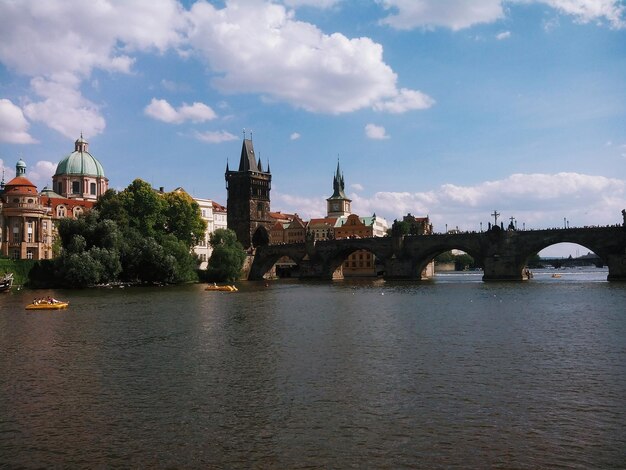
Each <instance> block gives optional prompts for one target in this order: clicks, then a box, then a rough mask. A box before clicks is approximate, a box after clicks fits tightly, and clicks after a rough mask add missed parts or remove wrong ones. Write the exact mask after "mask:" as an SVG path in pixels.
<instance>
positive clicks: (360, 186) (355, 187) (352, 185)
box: [350, 183, 365, 191]
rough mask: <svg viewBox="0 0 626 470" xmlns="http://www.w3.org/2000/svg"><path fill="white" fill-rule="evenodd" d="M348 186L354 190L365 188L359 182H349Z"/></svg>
mask: <svg viewBox="0 0 626 470" xmlns="http://www.w3.org/2000/svg"><path fill="white" fill-rule="evenodd" d="M350 188H351V189H353V190H355V191H363V189H365V188H363V185H362V184H359V183H354V184H351V185H350Z"/></svg>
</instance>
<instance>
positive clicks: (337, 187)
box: [331, 160, 347, 199]
mask: <svg viewBox="0 0 626 470" xmlns="http://www.w3.org/2000/svg"><path fill="white" fill-rule="evenodd" d="M344 190H345V184H344V182H343V174H342V173H341V169H340V168H339V160H337V172H336V173H335V177H334V178H333V195H332V196H331V198H333V199H338V198H341V199H347V197H346V194H345V193H344Z"/></svg>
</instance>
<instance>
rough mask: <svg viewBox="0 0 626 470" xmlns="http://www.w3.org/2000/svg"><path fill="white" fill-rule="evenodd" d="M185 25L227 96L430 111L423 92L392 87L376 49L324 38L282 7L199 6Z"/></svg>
mask: <svg viewBox="0 0 626 470" xmlns="http://www.w3.org/2000/svg"><path fill="white" fill-rule="evenodd" d="M188 20H189V22H190V23H191V28H190V30H189V41H190V44H191V45H192V46H193V47H194V48H195V50H196V51H197V53H198V54H200V55H202V56H203V57H204V58H205V60H206V61H207V62H208V63H209V64H210V66H211V68H212V69H213V71H214V72H216V73H217V74H218V76H217V77H216V78H214V79H213V82H212V83H213V84H214V85H215V86H216V87H217V88H218V89H219V90H221V91H222V92H224V93H259V94H261V95H263V96H264V98H265V100H266V101H268V102H271V101H276V102H284V103H289V104H291V105H292V106H295V107H297V108H302V109H305V110H307V111H311V112H317V113H329V114H340V113H348V112H352V111H356V110H359V109H364V108H371V107H374V106H378V109H380V110H383V111H392V112H403V111H407V110H410V109H423V108H424V107H428V105H427V102H428V98H427V97H426V95H424V94H423V93H421V92H418V91H413V90H404V89H403V90H398V89H397V86H396V81H397V76H396V74H395V73H394V72H393V70H392V69H391V67H389V66H388V65H387V64H386V63H385V62H384V61H383V48H382V46H381V45H380V44H378V43H375V42H374V41H372V40H371V39H369V38H367V37H361V38H355V39H349V38H347V37H346V36H344V35H343V34H340V33H333V34H325V33H323V32H322V31H321V30H320V29H318V28H317V27H316V26H315V25H312V24H310V23H305V22H302V21H297V20H296V19H295V18H294V12H293V11H288V10H286V9H285V7H284V6H282V5H278V4H272V3H265V2H247V3H245V5H244V4H241V3H240V2H235V1H231V2H227V3H226V7H225V8H223V9H217V8H215V7H214V6H212V5H210V4H208V3H205V2H198V3H195V4H194V5H193V6H192V8H191V11H190V13H189V15H188ZM387 102H389V104H385V103H387Z"/></svg>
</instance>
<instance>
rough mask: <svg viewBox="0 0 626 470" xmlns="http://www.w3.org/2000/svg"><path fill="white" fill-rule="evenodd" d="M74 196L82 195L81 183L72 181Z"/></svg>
mask: <svg viewBox="0 0 626 470" xmlns="http://www.w3.org/2000/svg"><path fill="white" fill-rule="evenodd" d="M72 194H80V181H72Z"/></svg>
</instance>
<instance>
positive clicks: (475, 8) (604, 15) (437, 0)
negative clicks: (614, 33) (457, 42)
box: [381, 0, 626, 31]
mask: <svg viewBox="0 0 626 470" xmlns="http://www.w3.org/2000/svg"><path fill="white" fill-rule="evenodd" d="M381 3H382V5H383V7H384V8H386V9H388V10H390V11H391V12H392V13H391V14H390V15H388V16H387V17H386V18H384V19H383V20H382V23H383V24H387V25H389V26H391V27H393V28H396V29H401V30H409V29H414V28H434V27H443V28H449V29H451V30H453V31H458V30H461V29H464V28H469V27H472V26H474V25H476V24H480V23H493V22H495V21H498V20H501V19H503V18H504V17H505V14H506V5H507V4H511V5H513V4H523V3H540V4H544V5H547V6H548V7H550V8H553V9H555V10H557V11H558V12H560V13H562V14H566V15H570V16H573V17H574V18H575V19H576V20H577V21H579V22H582V23H587V22H590V21H606V22H608V23H609V25H610V26H611V27H613V28H623V27H624V25H625V24H626V23H625V20H624V11H625V7H624V5H623V4H622V3H621V2H620V0H481V1H480V2H478V1H475V0H447V1H445V2H444V1H441V0H381Z"/></svg>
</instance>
